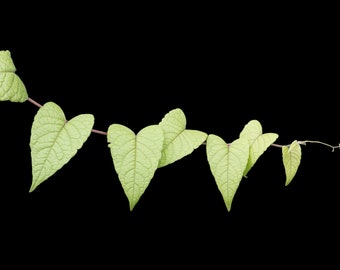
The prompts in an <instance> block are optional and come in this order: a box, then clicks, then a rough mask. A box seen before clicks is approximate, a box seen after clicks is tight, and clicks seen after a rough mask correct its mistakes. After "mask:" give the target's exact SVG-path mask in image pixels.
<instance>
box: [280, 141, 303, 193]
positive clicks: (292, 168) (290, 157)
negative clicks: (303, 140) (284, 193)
mask: <svg viewBox="0 0 340 270" xmlns="http://www.w3.org/2000/svg"><path fill="white" fill-rule="evenodd" d="M301 155H302V152H301V146H300V144H299V143H298V142H297V141H296V140H295V141H293V142H292V143H291V144H290V146H289V147H288V146H285V145H284V146H283V147H282V161H283V165H284V168H285V173H286V182H285V186H288V185H289V183H290V182H291V181H292V179H293V178H294V177H295V175H296V172H297V170H298V168H299V166H300V162H301Z"/></svg>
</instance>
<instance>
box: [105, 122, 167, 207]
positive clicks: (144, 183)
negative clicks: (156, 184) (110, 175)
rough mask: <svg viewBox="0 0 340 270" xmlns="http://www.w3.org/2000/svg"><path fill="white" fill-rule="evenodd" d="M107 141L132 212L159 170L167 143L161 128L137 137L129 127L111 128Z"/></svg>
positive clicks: (155, 128)
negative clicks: (163, 148) (164, 142)
mask: <svg viewBox="0 0 340 270" xmlns="http://www.w3.org/2000/svg"><path fill="white" fill-rule="evenodd" d="M107 140H108V143H109V144H108V146H109V148H110V151H111V156H112V160H113V164H114V168H115V170H116V172H117V174H118V178H119V180H120V182H121V184H122V187H123V189H124V192H125V194H126V196H127V198H128V200H129V205H130V210H132V209H133V208H134V207H135V205H136V204H137V202H138V201H139V199H140V197H141V196H142V195H143V193H144V192H145V190H146V188H147V187H148V185H149V183H150V181H151V179H152V178H153V176H154V174H155V171H156V170H157V166H158V163H159V160H160V158H161V151H162V147H163V141H164V135H163V131H162V128H161V127H160V126H159V125H151V126H147V127H145V128H143V129H142V130H140V131H139V132H138V134H137V135H136V134H135V133H134V132H133V131H132V130H131V129H129V128H128V127H125V126H123V125H120V124H112V125H110V126H109V128H108V131H107Z"/></svg>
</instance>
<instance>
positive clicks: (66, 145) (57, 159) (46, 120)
mask: <svg viewBox="0 0 340 270" xmlns="http://www.w3.org/2000/svg"><path fill="white" fill-rule="evenodd" d="M93 124H94V117H93V115H91V114H81V115H78V116H76V117H74V118H72V119H71V120H69V121H67V120H66V118H65V115H64V113H63V111H62V109H61V108H60V107H59V106H58V105H57V104H55V103H53V102H47V103H45V104H44V105H43V106H42V107H41V108H39V110H38V112H37V114H36V115H35V117H34V121H33V124H32V129H31V140H30V147H31V158H32V174H33V180H32V185H31V188H30V192H32V191H33V190H35V189H36V188H37V186H38V185H40V184H41V183H42V182H43V181H45V180H46V179H48V178H49V177H50V176H52V175H53V174H54V173H55V172H56V171H57V170H59V169H60V168H61V167H62V166H64V165H65V164H66V163H67V162H69V160H70V159H71V158H72V157H73V156H74V155H75V154H76V152H77V150H78V149H80V148H81V147H82V145H83V143H84V142H85V141H86V140H87V138H88V137H89V135H90V133H91V130H92V127H93Z"/></svg>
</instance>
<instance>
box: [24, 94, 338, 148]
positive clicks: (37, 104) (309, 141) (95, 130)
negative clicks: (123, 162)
mask: <svg viewBox="0 0 340 270" xmlns="http://www.w3.org/2000/svg"><path fill="white" fill-rule="evenodd" d="M27 100H28V101H29V102H30V103H32V104H33V105H35V106H37V107H39V108H41V107H42V105H41V104H40V103H38V102H36V101H35V100H33V99H32V98H30V97H28V98H27ZM91 132H93V133H97V134H100V135H105V136H106V135H107V132H105V131H102V130H98V129H92V130H91ZM298 143H299V144H301V145H307V143H318V144H322V145H325V146H327V147H330V148H332V152H334V150H335V149H337V148H340V144H338V145H336V146H334V145H330V144H328V143H324V142H320V141H312V140H305V141H298ZM204 144H205V143H204ZM271 146H274V147H279V148H282V147H283V146H289V144H288V145H282V144H277V143H272V144H271Z"/></svg>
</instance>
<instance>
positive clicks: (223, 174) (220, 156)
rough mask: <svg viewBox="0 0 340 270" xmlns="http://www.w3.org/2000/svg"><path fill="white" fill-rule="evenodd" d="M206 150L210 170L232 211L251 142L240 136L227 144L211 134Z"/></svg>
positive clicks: (228, 208) (227, 205)
mask: <svg viewBox="0 0 340 270" xmlns="http://www.w3.org/2000/svg"><path fill="white" fill-rule="evenodd" d="M206 151H207V158H208V163H209V165H210V170H211V172H212V174H213V176H214V178H215V181H216V184H217V187H218V189H219V191H220V192H221V194H222V196H223V199H224V202H225V204H226V207H227V210H228V211H230V209H231V205H232V201H233V198H234V196H235V193H236V191H237V189H238V187H239V185H240V182H241V180H242V177H243V173H244V170H245V168H246V165H247V162H248V157H249V142H248V140H247V139H244V138H238V139H236V140H234V141H233V142H232V143H230V144H227V143H226V142H225V141H224V140H223V139H222V138H220V137H219V136H217V135H214V134H209V135H208V138H207V145H206Z"/></svg>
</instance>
